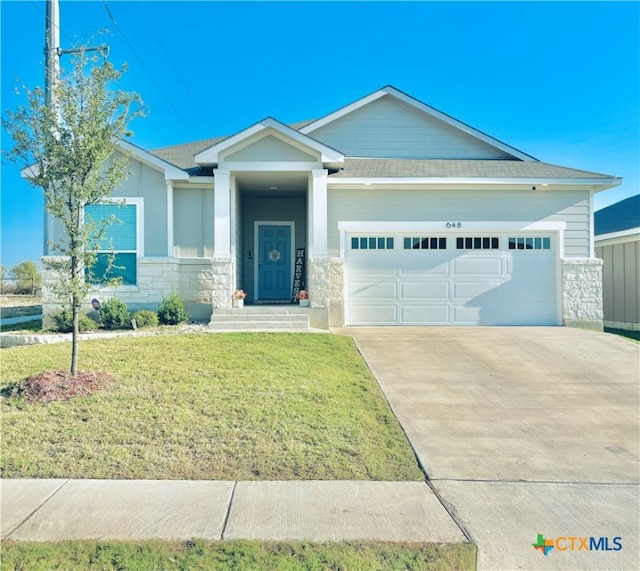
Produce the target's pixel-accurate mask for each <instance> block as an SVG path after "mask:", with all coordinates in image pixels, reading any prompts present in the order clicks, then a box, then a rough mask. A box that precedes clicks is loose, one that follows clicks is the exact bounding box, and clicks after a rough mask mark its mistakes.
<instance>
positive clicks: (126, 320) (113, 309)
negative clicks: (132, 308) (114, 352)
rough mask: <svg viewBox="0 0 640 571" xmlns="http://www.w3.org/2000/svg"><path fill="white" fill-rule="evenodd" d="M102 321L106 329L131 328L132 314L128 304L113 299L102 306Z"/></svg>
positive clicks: (115, 298)
mask: <svg viewBox="0 0 640 571" xmlns="http://www.w3.org/2000/svg"><path fill="white" fill-rule="evenodd" d="M100 319H101V321H102V326H103V327H104V328H105V329H130V328H131V314H130V313H129V309H128V308H127V304H126V303H125V302H124V301H122V300H121V299H118V298H117V297H112V298H111V299H108V300H107V301H105V302H104V303H103V304H102V306H101V307H100Z"/></svg>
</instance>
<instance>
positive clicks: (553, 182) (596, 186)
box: [327, 176, 621, 192]
mask: <svg viewBox="0 0 640 571" xmlns="http://www.w3.org/2000/svg"><path fill="white" fill-rule="evenodd" d="M620 182H621V179H619V178H611V179H602V178H596V179H594V178H553V179H551V178H540V177H536V178H496V177H333V178H332V177H331V176H330V177H329V178H328V180H327V183H328V184H332V185H339V184H356V185H365V186H375V185H378V186H380V185H407V184H411V185H437V186H440V185H447V186H451V185H461V184H465V185H469V184H470V185H500V186H506V185H509V186H514V185H517V186H530V187H532V189H533V188H534V187H535V189H540V190H542V189H544V188H547V187H552V186H587V187H590V188H591V189H592V190H594V191H595V192H600V191H601V190H605V189H608V188H612V187H614V186H618V185H619V184H620Z"/></svg>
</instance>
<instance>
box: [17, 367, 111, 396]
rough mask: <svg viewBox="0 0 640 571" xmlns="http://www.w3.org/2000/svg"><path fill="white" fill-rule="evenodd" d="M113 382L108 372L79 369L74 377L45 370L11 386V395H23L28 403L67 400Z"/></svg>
mask: <svg viewBox="0 0 640 571" xmlns="http://www.w3.org/2000/svg"><path fill="white" fill-rule="evenodd" d="M112 383H113V377H112V376H111V375H110V374H109V373H100V372H96V371H80V372H78V374H77V375H76V376H75V377H72V376H71V373H69V372H68V371H46V372H44V373H38V374H37V375H34V376H33V377H29V378H28V379H25V380H24V381H23V382H22V383H20V384H18V385H16V386H14V387H13V389H12V391H11V393H12V396H16V397H24V399H25V400H26V401H27V402H28V403H35V402H42V403H48V402H54V401H67V400H70V399H72V398H76V397H86V396H89V395H91V394H93V393H95V392H97V391H100V390H102V389H105V388H107V387H108V386H110V385H111V384H112Z"/></svg>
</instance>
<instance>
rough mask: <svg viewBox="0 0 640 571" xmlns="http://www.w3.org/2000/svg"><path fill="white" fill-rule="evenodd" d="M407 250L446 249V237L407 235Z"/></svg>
mask: <svg viewBox="0 0 640 571" xmlns="http://www.w3.org/2000/svg"><path fill="white" fill-rule="evenodd" d="M403 242H404V249H405V250H446V249H447V239H446V238H434V237H429V236H405V238H404V241H403Z"/></svg>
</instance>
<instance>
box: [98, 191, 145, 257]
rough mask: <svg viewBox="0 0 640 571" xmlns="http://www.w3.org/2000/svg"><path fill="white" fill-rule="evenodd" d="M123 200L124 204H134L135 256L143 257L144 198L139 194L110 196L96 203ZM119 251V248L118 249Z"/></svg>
mask: <svg viewBox="0 0 640 571" xmlns="http://www.w3.org/2000/svg"><path fill="white" fill-rule="evenodd" d="M113 202H124V204H135V205H136V257H138V258H143V257H144V198H142V197H140V196H132V197H129V196H110V197H109V198H105V199H103V200H101V201H100V202H98V203H96V204H108V203H113ZM91 206H93V205H91ZM118 251H121V250H118ZM122 251H124V250H122Z"/></svg>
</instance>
